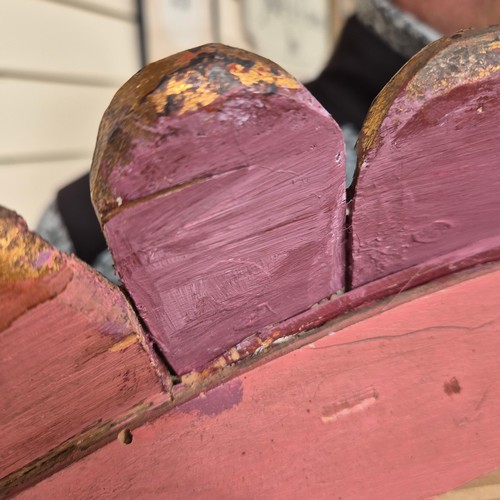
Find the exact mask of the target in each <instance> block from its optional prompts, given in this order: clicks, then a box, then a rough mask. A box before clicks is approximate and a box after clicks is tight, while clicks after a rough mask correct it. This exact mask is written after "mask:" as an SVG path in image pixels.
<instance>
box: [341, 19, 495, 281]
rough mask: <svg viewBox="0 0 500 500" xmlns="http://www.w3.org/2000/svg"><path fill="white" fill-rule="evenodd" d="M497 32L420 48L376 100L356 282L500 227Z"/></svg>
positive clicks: (477, 243)
mask: <svg viewBox="0 0 500 500" xmlns="http://www.w3.org/2000/svg"><path fill="white" fill-rule="evenodd" d="M499 99H500V31H499V29H498V27H497V28H489V29H486V30H482V31H478V30H469V31H464V32H460V33H458V34H456V35H454V36H452V37H451V38H444V39H441V40H439V41H437V42H435V43H433V44H431V45H430V46H428V47H427V48H426V49H424V50H423V51H422V52H420V53H419V54H417V55H416V56H415V57H414V58H413V59H412V60H411V61H410V62H409V63H408V64H407V65H406V66H405V67H404V68H403V69H402V70H401V71H400V72H399V73H398V74H397V75H396V76H395V77H394V78H393V80H392V81H391V82H390V83H389V84H388V85H387V87H386V88H385V89H384V90H383V91H382V93H381V94H380V95H379V97H378V98H377V99H376V101H375V102H374V104H373V106H372V108H371V110H370V113H369V115H368V118H367V120H366V122H365V125H364V127H363V130H362V132H361V136H360V140H359V143H358V155H359V163H358V179H357V183H356V186H355V196H354V201H353V210H352V227H351V233H350V243H351V245H350V246H351V249H352V254H351V255H350V258H351V265H350V267H351V271H350V273H351V282H352V286H353V287H357V286H360V285H362V284H364V283H367V282H370V281H373V280H375V279H377V278H380V277H383V276H386V275H388V274H391V273H394V272H396V271H399V270H401V269H405V268H407V267H410V266H412V265H415V264H419V263H421V262H424V261H426V260H428V259H430V258H433V257H437V256H440V255H444V254H446V253H448V252H451V251H454V250H457V249H461V248H463V247H465V246H468V245H469V246H470V245H472V250H471V251H472V252H473V253H472V255H473V254H474V253H479V252H481V251H484V250H486V249H487V246H488V242H487V241H486V239H487V238H490V237H493V236H496V235H498V234H500V227H499V225H498V221H499V220H500V169H499V166H500V163H499V162H500V132H499V119H498V103H499Z"/></svg>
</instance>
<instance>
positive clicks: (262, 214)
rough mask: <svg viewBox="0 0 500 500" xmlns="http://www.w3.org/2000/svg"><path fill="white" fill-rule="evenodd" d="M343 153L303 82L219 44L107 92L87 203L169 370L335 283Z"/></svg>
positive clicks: (186, 367)
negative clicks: (113, 93)
mask: <svg viewBox="0 0 500 500" xmlns="http://www.w3.org/2000/svg"><path fill="white" fill-rule="evenodd" d="M343 147H344V146H343V142H342V136H341V132H340V129H339V128H338V126H337V125H336V124H335V122H334V121H333V120H332V118H331V117H330V116H329V115H328V114H327V113H326V111H325V110H324V109H323V108H321V106H320V105H319V104H318V103H317V102H316V101H315V100H314V99H313V98H312V96H311V95H310V94H309V93H308V92H307V91H306V90H305V88H304V87H303V86H302V85H301V84H300V83H299V82H298V81H296V80H295V79H294V78H293V77H291V76H290V75H288V74H287V73H286V72H285V71H284V70H282V69H281V68H279V67H278V66H277V65H275V64H274V63H272V62H270V61H268V60H266V59H263V58H260V57H258V56H255V55H253V54H250V53H248V52H245V51H242V50H238V49H232V48H229V47H224V46H222V45H216V44H215V45H206V46H203V47H200V48H197V49H192V50H190V51H186V52H183V53H180V54H176V55H174V56H171V57H169V58H167V59H164V60H161V61H158V62H156V63H153V64H150V65H148V66H147V67H146V68H144V69H143V70H142V71H140V72H139V73H137V74H136V75H135V76H134V77H132V79H131V80H129V82H127V83H126V84H125V85H124V86H123V87H122V88H121V89H120V91H119V92H118V93H117V94H116V96H115V98H114V99H113V101H112V102H111V104H110V107H109V108H108V110H107V111H106V113H105V115H104V118H103V121H102V123H101V127H100V132H99V138H98V141H97V147H96V153H95V155H94V161H93V165H92V171H91V185H92V197H93V202H94V205H95V207H96V209H97V212H98V214H99V217H100V219H101V223H102V225H103V229H104V233H105V235H106V238H107V241H108V245H109V247H110V249H111V252H112V254H113V257H114V260H115V265H116V268H117V271H118V273H119V275H120V277H121V279H122V281H123V283H124V284H125V286H126V287H127V290H128V291H129V292H130V295H131V297H132V299H133V300H134V302H135V304H136V306H137V308H138V310H139V311H140V314H141V317H142V319H143V320H144V321H145V322H146V324H147V326H148V328H149V330H150V333H151V335H152V337H153V338H154V339H155V341H156V342H157V343H158V346H159V347H160V349H161V350H162V352H163V354H164V355H165V357H166V359H167V361H168V362H169V364H170V365H171V366H172V367H173V369H174V370H175V371H176V372H177V373H178V374H184V373H187V372H189V371H191V370H193V369H201V368H203V367H204V366H206V365H207V363H208V362H210V361H211V360H213V359H214V358H216V357H217V356H219V355H220V354H222V353H223V352H224V351H226V350H228V349H230V348H231V347H233V346H234V345H235V344H236V343H237V342H239V341H241V340H242V339H244V338H245V337H247V336H248V335H251V334H253V333H256V332H258V331H260V330H261V329H262V328H264V327H266V326H267V325H270V324H274V323H277V322H278V321H281V320H285V319H287V318H289V317H291V316H294V315H296V314H298V313H300V312H302V311H304V310H306V309H308V308H309V307H311V306H312V305H313V304H314V303H316V302H318V301H320V300H322V299H325V298H328V297H330V296H331V295H333V294H335V293H337V292H338V291H339V290H341V289H342V288H343V282H344V254H343V252H344V236H343V231H344V230H343V224H344V212H345V206H344V198H345V196H344V191H345V188H344V176H345V173H344V152H343Z"/></svg>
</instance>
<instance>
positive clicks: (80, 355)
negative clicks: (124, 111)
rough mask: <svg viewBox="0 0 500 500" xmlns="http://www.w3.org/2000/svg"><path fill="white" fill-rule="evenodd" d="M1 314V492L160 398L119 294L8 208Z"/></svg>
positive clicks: (2, 216) (0, 231) (0, 234)
mask: <svg viewBox="0 0 500 500" xmlns="http://www.w3.org/2000/svg"><path fill="white" fill-rule="evenodd" d="M0 311H1V314H0V341H1V347H0V394H1V402H0V436H1V439H0V440H1V443H2V446H1V448H2V453H0V479H1V480H0V482H1V483H2V486H4V485H5V484H9V483H10V479H9V478H10V477H12V481H14V482H17V483H22V482H23V481H24V480H25V479H26V478H28V477H29V476H30V474H31V473H34V474H35V475H37V473H38V476H40V475H43V468H44V466H45V465H47V464H48V465H47V466H49V467H54V466H55V467H57V462H58V461H59V460H61V457H59V458H56V457H54V458H53V460H52V461H51V459H50V455H51V454H52V453H53V450H55V449H57V448H58V447H61V446H62V448H64V450H63V451H62V452H61V455H62V457H68V456H69V454H70V452H71V450H72V449H77V448H78V444H77V443H78V439H79V438H80V437H81V436H83V435H85V437H86V439H87V440H88V439H90V441H88V442H87V443H86V446H87V447H88V446H91V445H92V443H94V442H96V441H98V440H99V439H102V438H103V436H106V434H107V433H109V432H112V430H113V429H114V428H116V426H117V425H119V421H120V418H125V416H126V417H127V419H131V420H133V419H134V415H136V414H141V412H142V413H143V412H144V410H145V409H146V408H147V407H148V404H149V401H151V398H153V397H157V396H158V395H159V394H161V393H162V392H163V388H162V384H161V383H160V379H159V377H158V374H157V369H158V370H159V368H158V367H157V368H155V367H154V366H153V361H152V360H151V359H150V358H149V357H148V355H147V353H146V352H145V347H146V346H145V345H144V337H143V334H142V331H141V327H140V325H139V323H138V321H137V319H136V317H135V315H134V313H133V311H132V309H131V307H130V306H129V304H128V303H127V301H126V300H125V297H124V296H123V295H122V293H121V292H120V290H119V289H118V288H117V287H115V286H114V285H112V284H111V283H109V282H108V281H107V280H105V279H104V278H102V277H101V276H100V275H99V274H98V273H96V272H95V271H93V270H92V269H90V268H89V267H88V266H86V265H85V264H84V263H82V262H80V261H78V260H77V259H76V258H73V257H68V256H67V255H65V254H62V253H60V252H59V251H57V250H56V249H55V248H53V247H52V246H50V245H49V244H48V243H46V242H45V241H44V240H42V239H41V238H40V237H38V236H37V235H35V234H34V233H31V232H30V231H28V228H27V227H26V224H25V222H24V221H23V220H22V219H21V217H19V216H18V215H17V214H15V213H14V212H12V211H10V210H7V209H5V208H2V207H0ZM158 373H159V372H158ZM62 448H61V450H62ZM55 455H56V454H55ZM42 457H43V459H42ZM38 459H41V462H42V463H41V464H38V465H37V462H36V461H37V460H38ZM44 464H45V465H44ZM16 471H17V472H16ZM0 496H1V493H0Z"/></svg>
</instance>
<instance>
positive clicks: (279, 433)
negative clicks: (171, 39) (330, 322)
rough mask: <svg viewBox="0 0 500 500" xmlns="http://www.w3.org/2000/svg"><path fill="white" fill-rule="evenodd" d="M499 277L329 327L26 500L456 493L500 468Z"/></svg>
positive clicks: (479, 278)
mask: <svg viewBox="0 0 500 500" xmlns="http://www.w3.org/2000/svg"><path fill="white" fill-rule="evenodd" d="M499 284H500V269H499V266H496V269H495V270H494V271H492V272H490V273H487V274H480V272H478V273H476V275H472V277H471V278H470V279H468V280H466V281H462V282H459V283H456V284H454V285H450V286H448V287H445V288H441V289H438V290H437V291H435V292H434V293H429V294H428V295H424V296H420V297H418V298H415V299H414V300H411V301H408V302H405V303H403V304H400V305H399V306H397V307H394V308H393V309H390V310H384V306H383V305H382V306H381V307H380V308H379V309H378V311H379V313H380V314H378V315H375V316H373V317H371V318H369V319H366V320H365V321H362V322H360V323H357V324H354V325H352V326H349V327H347V328H344V329H339V328H337V329H336V330H334V329H326V330H324V331H323V332H321V335H326V336H323V337H322V338H320V339H319V340H316V341H315V342H313V343H310V344H309V345H306V346H305V347H303V348H301V349H299V350H296V351H293V352H291V353H289V354H287V355H285V356H283V357H281V358H278V359H275V360H273V361H271V362H270V363H268V364H266V365H262V366H258V367H255V368H254V369H253V370H252V371H250V372H247V373H243V374H241V375H239V376H237V377H236V378H234V379H233V380H231V381H229V382H226V383H225V384H223V385H222V386H219V387H217V388H215V389H213V390H211V391H209V392H207V393H205V394H201V395H200V396H198V397H197V398H196V399H195V400H192V401H190V402H188V403H186V404H184V405H183V406H181V407H179V408H178V409H176V410H174V411H173V412H172V413H170V414H167V415H165V416H163V417H161V418H159V419H157V420H156V421H154V422H152V423H151V424H149V425H146V426H143V427H141V428H139V429H137V430H136V431H134V433H133V444H132V445H131V446H123V444H121V443H120V442H118V441H115V442H113V443H111V444H109V445H107V446H106V447H104V448H102V449H100V450H99V451H97V452H95V453H94V454H93V455H91V456H89V457H87V458H85V459H83V460H82V461H80V462H78V463H75V464H73V465H72V466H70V467H68V468H67V469H65V470H64V471H61V472H60V473H58V474H56V475H54V476H52V477H51V478H49V479H47V480H45V481H43V482H41V483H39V484H38V485H36V486H35V487H34V488H33V489H31V490H29V491H27V492H25V493H24V494H22V495H21V496H20V498H29V499H31V500H32V499H42V498H46V497H48V496H51V497H54V496H55V497H61V498H67V497H72V498H87V497H88V492H89V491H92V494H93V495H94V496H95V497H96V498H97V497H106V496H110V495H113V496H121V497H123V498H134V497H137V496H146V497H151V498H154V497H169V498H176V499H184V498H185V499H188V498H199V499H205V498H206V499H212V498H220V499H233V498H266V499H267V498H269V499H272V498H276V499H282V498H317V499H323V498H324V499H331V498H332V497H334V498H370V499H373V500H376V499H383V500H386V499H388V498H412V499H426V498H429V497H430V496H433V495H436V494H439V493H443V492H445V491H449V490H451V489H452V488H454V487H456V486H458V485H460V484H463V483H464V482H467V481H468V480H471V479H472V478H474V477H477V476H480V475H483V474H485V473H487V472H488V471H491V470H493V469H495V468H497V467H498V466H499V465H500V435H499V433H498V429H499V428H500V385H499V384H497V383H496V380H498V378H499V376H500V366H499V364H498V353H499V352H500V318H499V316H498V303H499V301H500V286H499ZM407 295H408V294H407ZM410 295H411V294H410ZM352 338H356V339H357V340H356V341H351V340H350V339H352ZM228 478H229V479H228Z"/></svg>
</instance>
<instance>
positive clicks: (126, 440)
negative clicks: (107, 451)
mask: <svg viewBox="0 0 500 500" xmlns="http://www.w3.org/2000/svg"><path fill="white" fill-rule="evenodd" d="M133 439H134V436H132V432H131V430H130V429H129V428H126V429H122V430H121V431H120V432H119V433H118V441H120V443H122V444H130V443H131V442H132V440H133Z"/></svg>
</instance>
